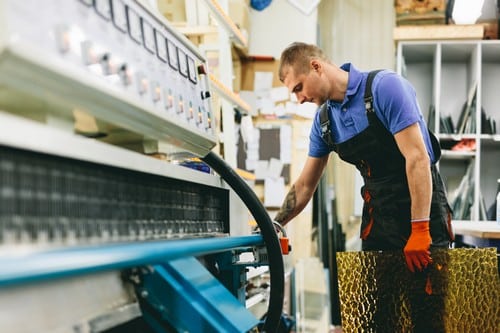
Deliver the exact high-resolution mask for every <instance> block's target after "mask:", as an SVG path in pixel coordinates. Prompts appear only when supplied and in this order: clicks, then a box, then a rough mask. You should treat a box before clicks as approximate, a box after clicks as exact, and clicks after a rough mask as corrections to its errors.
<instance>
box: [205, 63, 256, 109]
mask: <svg viewBox="0 0 500 333" xmlns="http://www.w3.org/2000/svg"><path fill="white" fill-rule="evenodd" d="M208 77H209V78H210V84H211V85H212V87H213V88H215V90H217V92H218V93H219V94H220V95H221V96H222V97H223V98H225V99H227V100H229V101H230V102H232V103H234V104H235V105H236V106H237V107H238V108H239V109H240V110H241V111H243V113H246V114H248V113H250V111H251V108H250V105H248V104H247V103H246V102H245V101H244V100H243V99H242V98H241V97H240V96H238V95H236V94H235V93H234V92H233V91H232V90H231V89H230V88H228V87H226V86H225V85H224V84H223V83H222V82H221V81H220V80H219V79H218V78H217V77H216V76H215V75H213V74H211V73H209V74H208Z"/></svg>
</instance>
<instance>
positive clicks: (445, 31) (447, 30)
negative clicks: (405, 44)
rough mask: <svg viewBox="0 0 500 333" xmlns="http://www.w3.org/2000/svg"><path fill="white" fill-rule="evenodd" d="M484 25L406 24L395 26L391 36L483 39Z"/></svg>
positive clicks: (429, 38) (398, 37)
mask: <svg viewBox="0 0 500 333" xmlns="http://www.w3.org/2000/svg"><path fill="white" fill-rule="evenodd" d="M483 36H484V25H482V24H470V25H408V26H399V27H395V28H394V31H393V37H394V40H395V41H400V40H446V39H476V40H477V39H483Z"/></svg>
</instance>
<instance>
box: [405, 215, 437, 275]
mask: <svg viewBox="0 0 500 333" xmlns="http://www.w3.org/2000/svg"><path fill="white" fill-rule="evenodd" d="M430 246H431V234H430V231H429V221H421V222H411V234H410V238H408V242H406V246H405V248H404V254H405V258H406V265H407V266H408V269H409V270H410V271H412V272H415V268H416V269H418V270H419V271H421V270H422V269H424V268H426V267H427V265H428V264H429V263H431V262H432V258H431V252H430V251H429V248H430Z"/></svg>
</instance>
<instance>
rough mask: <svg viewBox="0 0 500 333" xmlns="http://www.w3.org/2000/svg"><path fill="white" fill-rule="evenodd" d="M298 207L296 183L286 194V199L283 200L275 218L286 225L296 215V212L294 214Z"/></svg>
mask: <svg viewBox="0 0 500 333" xmlns="http://www.w3.org/2000/svg"><path fill="white" fill-rule="evenodd" d="M296 207H297V193H296V191H295V185H292V188H291V189H290V191H289V192H288V194H287V195H286V197H285V201H284V202H283V205H282V206H281V208H280V210H279V212H278V214H276V217H275V218H274V220H275V221H276V222H278V223H280V224H281V225H285V224H286V223H288V221H290V220H291V219H292V218H294V217H295V215H296V214H294V212H295V208H296Z"/></svg>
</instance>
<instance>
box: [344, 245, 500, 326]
mask: <svg viewBox="0 0 500 333" xmlns="http://www.w3.org/2000/svg"><path fill="white" fill-rule="evenodd" d="M432 258H433V261H434V262H433V264H432V265H431V266H430V267H429V268H428V269H426V270H425V271H423V272H418V273H411V272H410V271H409V270H408V269H407V268H406V265H405V262H404V257H403V254H402V253H401V252H377V251H373V252H340V253H337V265H338V281H339V294H340V304H341V316H342V327H343V331H344V333H350V332H363V333H393V332H422V333H424V332H425V333H430V332H432V333H440V332H447V333H457V332H478V333H499V332H500V307H499V305H500V297H499V296H500V280H499V272H498V262H497V253H496V249H495V248H488V249H466V248H464V249H449V250H445V249H439V250H434V251H433V252H432Z"/></svg>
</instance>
